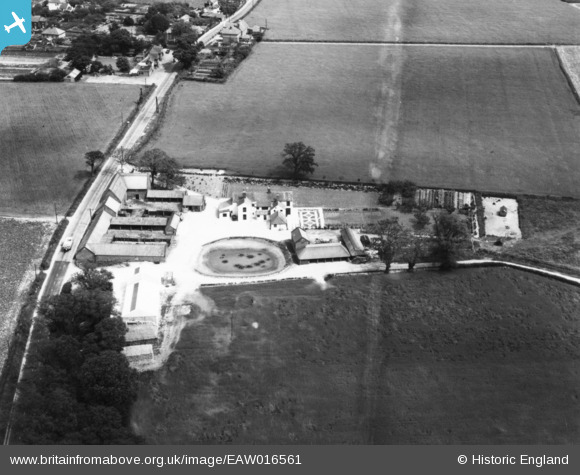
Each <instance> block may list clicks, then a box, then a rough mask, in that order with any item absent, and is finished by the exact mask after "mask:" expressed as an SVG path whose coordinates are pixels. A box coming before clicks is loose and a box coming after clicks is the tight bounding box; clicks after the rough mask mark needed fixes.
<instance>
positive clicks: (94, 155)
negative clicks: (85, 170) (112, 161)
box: [85, 150, 105, 175]
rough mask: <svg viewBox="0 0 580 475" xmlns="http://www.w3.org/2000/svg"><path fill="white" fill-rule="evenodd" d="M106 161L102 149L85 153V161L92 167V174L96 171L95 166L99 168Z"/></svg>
mask: <svg viewBox="0 0 580 475" xmlns="http://www.w3.org/2000/svg"><path fill="white" fill-rule="evenodd" d="M104 161H105V155H104V154H103V152H101V151H100V150H93V151H91V152H87V153H85V163H86V164H87V165H88V166H89V167H91V175H93V174H94V173H95V168H97V167H98V166H99V165H100V164H101V163H103V162H104Z"/></svg>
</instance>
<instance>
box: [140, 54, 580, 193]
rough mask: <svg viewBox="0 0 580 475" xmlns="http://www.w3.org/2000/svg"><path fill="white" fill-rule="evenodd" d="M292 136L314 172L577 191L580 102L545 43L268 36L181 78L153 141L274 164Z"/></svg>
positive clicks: (200, 163) (208, 159) (253, 170)
mask: <svg viewBox="0 0 580 475" xmlns="http://www.w3.org/2000/svg"><path fill="white" fill-rule="evenodd" d="M214 138H215V139H214ZM295 141H302V142H304V143H306V144H308V145H311V146H312V147H314V148H315V150H316V161H317V162H318V164H319V167H318V168H317V169H316V171H315V173H314V175H313V178H319V179H327V180H342V181H353V182H356V181H357V180H361V181H363V182H364V181H371V180H373V179H375V180H377V181H388V180H391V179H410V180H413V181H415V182H416V183H418V184H419V185H423V186H435V187H451V188H460V189H478V190H482V191H495V192H498V191H503V192H514V193H515V192H519V193H531V194H555V195H567V196H580V191H579V189H578V187H577V186H576V184H577V183H578V181H579V180H580V169H579V168H578V167H577V166H576V156H577V151H578V149H579V147H580V107H579V105H578V103H577V102H576V100H575V98H574V95H573V93H572V91H571V90H570V88H569V86H568V83H567V81H566V78H565V76H564V74H563V73H562V71H561V70H560V68H559V64H558V61H557V58H556V56H555V53H554V52H553V51H552V50H549V49H542V48H532V49H529V48H528V49H524V48H484V47H481V48H480V47H444V46H443V47H430V46H392V45H391V46H388V45H387V46H385V45H383V46H380V45H306V44H289V45H288V44H273V43H269V44H264V43H262V44H260V45H258V46H257V47H256V48H255V50H254V52H253V54H252V55H251V56H250V57H249V58H248V59H247V60H246V61H245V62H244V63H243V64H242V65H241V67H240V68H239V70H238V71H237V72H236V73H235V74H234V75H233V77H231V78H230V79H229V80H228V82H227V83H226V84H225V85H215V84H199V83H193V82H183V83H181V84H180V85H179V86H178V87H177V88H176V90H175V92H174V93H173V94H172V98H171V101H170V106H169V109H168V114H167V116H166V119H165V122H164V124H163V125H162V127H161V129H160V131H159V133H158V135H157V136H156V137H155V138H154V140H152V142H151V143H150V144H149V147H150V148H153V147H156V148H161V149H163V150H165V151H166V152H168V153H169V155H170V156H173V157H175V158H176V159H178V160H179V161H180V162H182V163H183V164H184V165H186V166H190V167H218V168H226V169H227V170H228V171H230V172H232V173H243V174H250V175H260V176H275V175H279V174H280V173H281V170H280V165H281V161H282V160H281V157H280V153H281V151H282V149H283V147H284V144H285V143H288V142H295Z"/></svg>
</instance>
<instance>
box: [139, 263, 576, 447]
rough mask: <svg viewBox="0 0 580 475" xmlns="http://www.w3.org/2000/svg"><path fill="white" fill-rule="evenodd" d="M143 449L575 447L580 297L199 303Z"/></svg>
mask: <svg viewBox="0 0 580 475" xmlns="http://www.w3.org/2000/svg"><path fill="white" fill-rule="evenodd" d="M203 294H204V295H205V296H206V297H207V299H208V300H207V308H210V309H211V310H210V311H207V312H205V313H204V312H201V311H199V312H197V313H196V314H195V315H193V316H192V317H193V318H192V319H191V321H190V322H189V325H186V326H185V328H184V330H183V331H182V334H181V340H180V341H179V343H178V344H177V346H176V348H175V352H174V353H173V354H172V355H171V357H170V359H169V361H168V362H167V364H166V365H165V366H164V367H163V368H162V369H161V370H159V371H158V372H155V373H145V374H143V375H142V377H141V378H142V383H141V389H140V398H139V400H138V402H137V403H136V405H135V406H134V415H133V426H134V428H135V429H136V430H137V431H138V433H139V434H142V435H143V436H144V437H145V438H146V440H147V442H148V443H153V444H197V443H204V444H215V443H218V444H219V443H232V444H254V443H257V444H351V443H352V444H458V443H462V444H577V443H579V442H580V417H579V416H580V407H579V397H580V370H579V368H580V366H579V364H578V363H579V358H580V341H579V336H578V335H579V334H580V333H579V330H580V320H579V318H578V312H577V309H578V305H579V304H580V290H578V289H577V288H575V287H571V286H568V285H566V284H562V283H557V282H555V281H551V280H547V279H544V278H541V277H538V276H535V275H532V274H525V273H521V272H517V271H513V270H506V269H503V270H502V269H477V270H463V271H457V272H454V273H444V274H441V273H427V272H423V273H417V274H414V275H413V274H397V275H391V276H384V275H378V274H377V275H373V276H352V277H336V278H334V279H332V280H331V281H330V286H329V288H327V289H326V290H324V291H323V290H321V289H320V287H319V286H318V285H316V284H314V283H312V282H309V281H293V282H281V283H272V284H262V285H254V286H239V287H231V286H228V287H214V288H208V289H204V290H203Z"/></svg>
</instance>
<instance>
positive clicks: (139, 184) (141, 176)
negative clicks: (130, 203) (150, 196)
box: [121, 173, 151, 200]
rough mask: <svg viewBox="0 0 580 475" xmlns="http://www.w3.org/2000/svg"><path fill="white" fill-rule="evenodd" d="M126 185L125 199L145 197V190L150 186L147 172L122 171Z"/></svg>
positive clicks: (149, 177)
mask: <svg viewBox="0 0 580 475" xmlns="http://www.w3.org/2000/svg"><path fill="white" fill-rule="evenodd" d="M121 177H122V178H123V180H124V181H125V184H126V186H127V191H126V193H125V196H126V198H127V199H136V200H142V199H145V195H146V194H147V190H148V189H149V188H150V187H151V176H150V175H149V173H124V174H122V175H121Z"/></svg>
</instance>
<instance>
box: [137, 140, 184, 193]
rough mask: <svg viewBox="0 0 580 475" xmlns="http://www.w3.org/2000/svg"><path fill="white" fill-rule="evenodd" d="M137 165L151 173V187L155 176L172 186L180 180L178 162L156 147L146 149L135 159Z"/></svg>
mask: <svg viewBox="0 0 580 475" xmlns="http://www.w3.org/2000/svg"><path fill="white" fill-rule="evenodd" d="M137 166H138V167H139V168H141V169H143V170H146V171H148V172H149V173H150V174H151V186H152V187H153V186H154V183H155V178H156V177H158V176H159V177H160V178H161V179H162V180H163V181H164V182H165V184H166V186H173V185H177V184H180V183H181V182H182V179H181V175H180V173H179V171H180V169H179V164H178V163H177V162H176V161H175V160H174V159H173V158H170V157H169V156H168V155H167V153H165V152H164V151H163V150H160V149H158V148H154V149H151V150H147V151H146V152H145V153H144V154H143V155H142V156H141V158H140V159H139V160H138V161H137Z"/></svg>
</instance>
